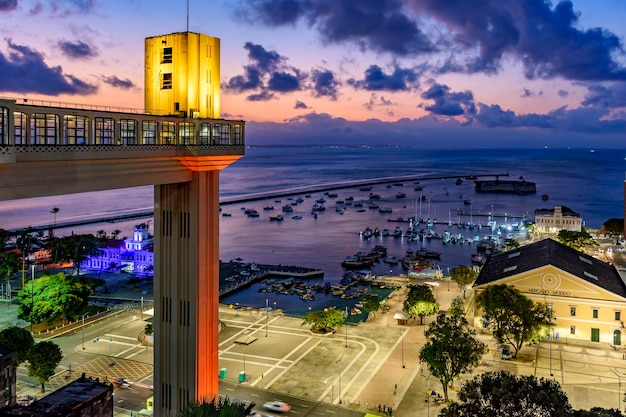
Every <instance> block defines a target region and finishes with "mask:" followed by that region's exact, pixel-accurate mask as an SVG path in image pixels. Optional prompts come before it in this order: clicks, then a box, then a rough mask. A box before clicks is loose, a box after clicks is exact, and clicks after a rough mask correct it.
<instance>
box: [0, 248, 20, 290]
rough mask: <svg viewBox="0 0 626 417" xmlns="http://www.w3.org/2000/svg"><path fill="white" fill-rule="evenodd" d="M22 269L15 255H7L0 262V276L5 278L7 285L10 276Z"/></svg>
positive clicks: (12, 253)
mask: <svg viewBox="0 0 626 417" xmlns="http://www.w3.org/2000/svg"><path fill="white" fill-rule="evenodd" d="M21 267H22V261H21V260H20V258H19V256H17V254H16V253H14V252H11V253H7V254H6V255H5V256H4V260H3V261H2V262H0V276H3V275H4V276H5V277H6V280H7V284H8V283H9V280H10V279H11V275H13V274H14V273H16V272H17V271H19V270H20V268H21Z"/></svg>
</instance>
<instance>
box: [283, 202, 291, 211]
mask: <svg viewBox="0 0 626 417" xmlns="http://www.w3.org/2000/svg"><path fill="white" fill-rule="evenodd" d="M292 211H293V207H291V204H285V205H284V206H283V212H284V213H291V212H292Z"/></svg>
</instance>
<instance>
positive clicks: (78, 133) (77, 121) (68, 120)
mask: <svg viewBox="0 0 626 417" xmlns="http://www.w3.org/2000/svg"><path fill="white" fill-rule="evenodd" d="M63 120H64V123H63V124H64V126H65V141H64V143H65V144H68V145H84V144H85V143H87V127H88V126H89V120H88V119H87V117H85V116H74V115H67V116H65V117H64V119H63Z"/></svg>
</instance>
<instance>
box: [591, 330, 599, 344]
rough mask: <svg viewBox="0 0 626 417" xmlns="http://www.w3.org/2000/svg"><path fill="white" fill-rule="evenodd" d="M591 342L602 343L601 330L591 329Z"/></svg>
mask: <svg viewBox="0 0 626 417" xmlns="http://www.w3.org/2000/svg"><path fill="white" fill-rule="evenodd" d="M591 341H592V342H599V341H600V329H593V328H592V329H591Z"/></svg>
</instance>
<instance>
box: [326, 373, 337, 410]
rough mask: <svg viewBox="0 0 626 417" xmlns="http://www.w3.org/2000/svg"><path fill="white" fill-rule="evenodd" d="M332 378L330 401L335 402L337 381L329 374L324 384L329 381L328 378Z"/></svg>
mask: <svg viewBox="0 0 626 417" xmlns="http://www.w3.org/2000/svg"><path fill="white" fill-rule="evenodd" d="M329 379H330V380H331V382H330V383H331V386H330V403H331V404H332V403H333V397H334V396H335V381H333V377H332V376H329V377H328V378H326V379H325V380H324V385H326V384H327V383H328V380H329Z"/></svg>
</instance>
